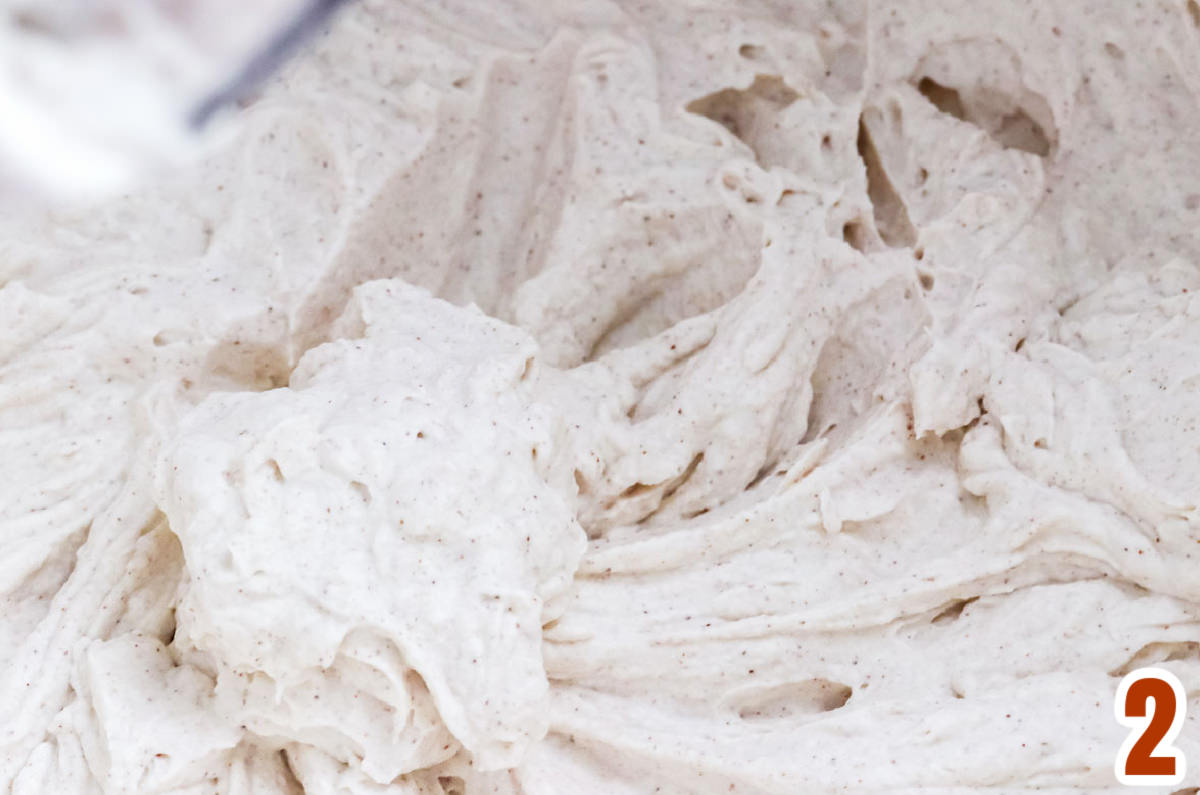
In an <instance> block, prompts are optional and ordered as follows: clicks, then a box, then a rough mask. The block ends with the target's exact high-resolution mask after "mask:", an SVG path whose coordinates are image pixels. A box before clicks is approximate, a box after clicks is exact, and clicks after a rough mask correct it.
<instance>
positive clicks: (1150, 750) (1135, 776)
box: [1113, 668, 1187, 786]
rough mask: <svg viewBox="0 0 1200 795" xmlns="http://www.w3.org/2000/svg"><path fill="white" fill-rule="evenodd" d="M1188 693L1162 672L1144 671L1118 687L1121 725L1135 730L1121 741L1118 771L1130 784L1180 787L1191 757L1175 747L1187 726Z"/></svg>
mask: <svg viewBox="0 0 1200 795" xmlns="http://www.w3.org/2000/svg"><path fill="white" fill-rule="evenodd" d="M1186 710H1187V694H1186V693H1185V692H1184V689H1183V684H1182V683H1181V682H1180V681H1179V679H1178V677H1176V676H1175V674H1173V673H1171V672H1170V671H1166V670H1163V669H1162V668H1139V669H1137V670H1136V671H1133V672H1132V673H1129V674H1126V675H1125V678H1124V679H1122V680H1121V684H1119V685H1118V686H1117V700H1116V702H1115V703H1114V704H1113V711H1114V713H1115V715H1116V717H1117V723H1119V724H1121V725H1122V726H1128V727H1129V728H1130V729H1132V731H1130V732H1129V736H1128V737H1126V738H1125V742H1123V743H1121V749H1120V750H1119V751H1117V760H1116V762H1115V763H1114V765H1113V771H1114V772H1115V773H1116V774H1117V781H1119V782H1120V783H1122V784H1126V785H1130V786H1159V785H1171V784H1178V783H1179V782H1180V781H1182V780H1183V776H1184V773H1185V772H1186V770H1187V759H1186V758H1185V757H1184V755H1183V752H1181V751H1180V750H1179V749H1178V748H1174V747H1172V745H1171V743H1172V742H1174V740H1175V737H1176V736H1177V735H1178V734H1179V730H1180V729H1182V728H1183V718H1184V713H1185V712H1186Z"/></svg>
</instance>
